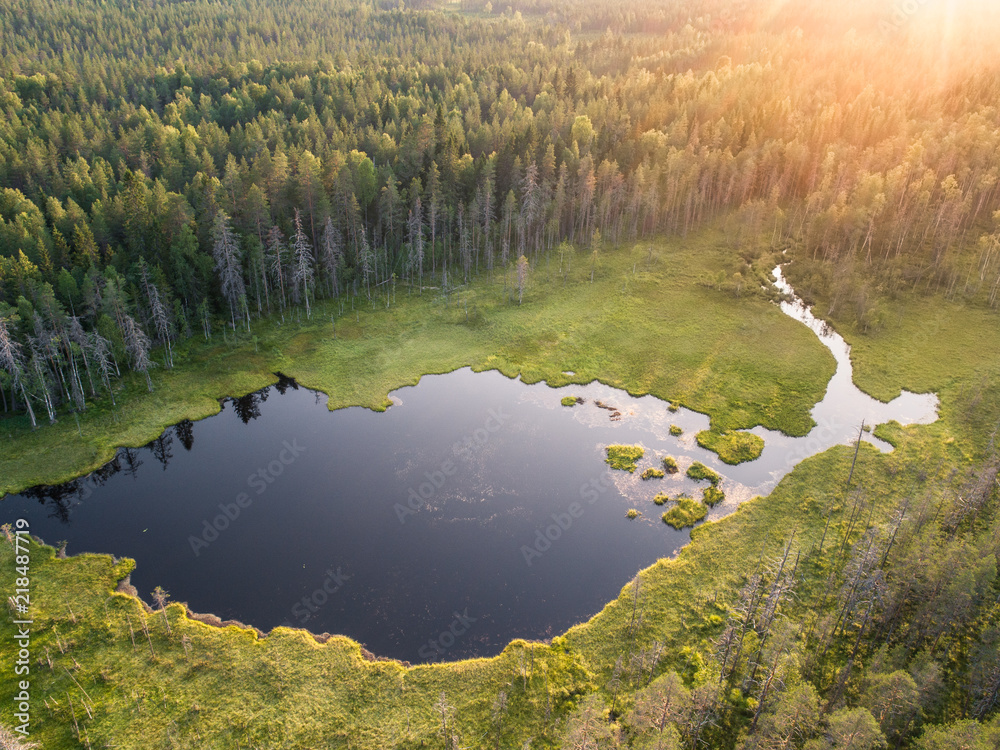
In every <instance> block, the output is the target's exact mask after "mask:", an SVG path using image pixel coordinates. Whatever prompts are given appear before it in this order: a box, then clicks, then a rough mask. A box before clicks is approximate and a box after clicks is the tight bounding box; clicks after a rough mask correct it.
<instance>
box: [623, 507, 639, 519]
mask: <svg viewBox="0 0 1000 750" xmlns="http://www.w3.org/2000/svg"><path fill="white" fill-rule="evenodd" d="M641 515H642V513H640V512H639V511H637V510H636V509H635V508H629V509H628V513H626V514H625V516H626V517H627V518H629V519H630V520H632V521H634V520H635V519H637V518H638V517H639V516H641Z"/></svg>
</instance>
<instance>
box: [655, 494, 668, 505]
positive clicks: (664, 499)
mask: <svg viewBox="0 0 1000 750" xmlns="http://www.w3.org/2000/svg"><path fill="white" fill-rule="evenodd" d="M669 499H670V496H669V495H667V494H666V493H665V492H657V493H656V497H654V498H653V502H654V503H656V504H657V505H663V504H664V503H665V502H667V500H669Z"/></svg>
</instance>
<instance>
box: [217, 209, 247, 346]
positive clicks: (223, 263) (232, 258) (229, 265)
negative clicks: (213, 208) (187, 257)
mask: <svg viewBox="0 0 1000 750" xmlns="http://www.w3.org/2000/svg"><path fill="white" fill-rule="evenodd" d="M212 241H213V246H212V254H213V255H214V257H215V271H216V273H217V274H218V275H219V284H220V285H221V287H222V296H223V297H224V298H225V299H226V301H227V302H228V303H229V312H230V315H231V318H232V323H233V330H236V311H237V310H238V309H239V310H240V315H241V316H242V314H243V310H242V309H241V308H242V307H243V305H242V304H241V302H240V300H241V299H243V298H244V297H245V296H246V284H245V283H244V282H243V255H242V253H241V252H240V246H239V242H238V241H237V239H236V235H235V234H234V233H233V230H232V227H230V225H229V217H228V216H227V215H226V212H225V211H221V210H220V211H219V212H218V213H217V214H216V215H215V223H214V224H213V226H212ZM247 327H248V328H249V320H248V321H247Z"/></svg>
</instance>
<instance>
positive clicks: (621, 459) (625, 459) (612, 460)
mask: <svg viewBox="0 0 1000 750" xmlns="http://www.w3.org/2000/svg"><path fill="white" fill-rule="evenodd" d="M645 453H646V451H645V450H644V449H643V448H642V446H641V445H609V446H608V457H607V458H606V459H604V460H605V462H606V463H607V464H608V466H610V467H611V468H612V469H618V470H619V471H627V472H629V473H630V474H631V473H632V472H634V471H635V470H636V468H638V466H637V462H638V461H639V459H641V458H642V457H643V456H644V455H645Z"/></svg>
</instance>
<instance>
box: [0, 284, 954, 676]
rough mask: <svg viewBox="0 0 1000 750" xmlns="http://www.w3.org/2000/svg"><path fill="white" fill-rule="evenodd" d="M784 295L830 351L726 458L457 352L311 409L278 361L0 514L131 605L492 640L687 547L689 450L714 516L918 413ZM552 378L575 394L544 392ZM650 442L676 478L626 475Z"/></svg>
mask: <svg viewBox="0 0 1000 750" xmlns="http://www.w3.org/2000/svg"><path fill="white" fill-rule="evenodd" d="M777 273H778V281H779V287H780V285H782V284H784V281H783V279H782V278H781V276H780V269H777ZM786 286H787V285H786ZM789 291H790V290H789ZM783 309H784V311H785V312H786V314H789V315H792V316H793V317H796V318H797V319H799V320H801V321H802V322H803V323H805V324H806V325H810V327H812V328H813V329H814V331H816V333H817V335H819V336H820V339H821V341H823V343H824V344H825V345H826V346H828V347H830V348H831V351H834V354H835V356H836V357H837V362H838V369H837V374H836V375H835V376H834V378H833V379H832V380H831V383H830V386H829V388H828V390H827V394H826V397H825V398H824V400H823V401H822V402H821V403H820V404H817V406H816V408H815V409H814V410H813V416H814V419H815V421H816V422H817V425H816V427H815V428H814V429H813V431H812V432H811V433H810V434H809V435H808V436H806V437H801V438H790V437H788V436H785V435H782V434H780V433H776V432H773V431H770V430H765V429H763V428H756V429H754V430H753V432H755V433H756V434H759V435H761V436H762V437H763V438H764V439H765V449H764V453H763V454H762V456H761V457H760V458H759V459H758V460H756V461H753V462H750V463H746V464H742V465H740V466H735V467H732V466H726V465H725V464H723V463H722V462H721V461H719V460H718V458H717V457H716V456H715V454H713V453H710V452H708V451H706V450H703V449H701V448H699V447H698V446H697V445H696V443H695V438H694V436H695V434H696V433H697V432H698V431H700V430H703V429H707V428H708V418H707V417H706V416H704V415H702V414H698V413H696V412H692V411H688V410H685V409H680V410H679V411H677V412H670V411H669V410H668V405H667V404H666V403H665V402H663V401H661V400H659V399H656V398H654V397H652V396H645V397H641V398H635V397H632V396H630V395H628V394H627V393H625V392H623V391H620V390H617V389H614V388H611V387H609V386H605V385H602V384H600V383H590V384H588V385H582V386H581V385H572V386H567V387H565V388H559V389H554V388H550V387H548V386H547V385H546V384H544V383H539V384H534V385H527V384H525V383H522V382H520V381H519V380H511V379H508V378H506V377H504V376H502V375H500V374H499V373H497V372H484V373H476V372H473V371H471V370H469V369H467V368H466V369H463V370H458V371H456V372H452V373H449V374H445V375H431V376H425V377H423V378H422V379H421V381H420V383H419V384H418V385H417V386H414V387H407V388H402V389H399V390H397V391H395V392H394V393H392V394H391V398H392V401H393V405H392V406H391V407H390V408H389V409H388V410H387V411H386V412H384V413H377V412H373V411H370V410H367V409H363V408H349V409H340V410H337V411H334V412H330V411H329V410H328V409H327V408H326V397H325V396H324V395H322V394H319V393H316V392H312V391H309V390H307V389H305V388H302V387H299V386H297V385H296V384H295V383H294V381H291V380H289V379H287V378H283V377H282V378H281V379H280V380H279V383H278V384H277V385H275V386H272V387H270V388H267V389H264V390H263V391H261V392H259V393H256V394H251V395H249V396H246V397H243V398H241V399H227V400H226V401H225V402H224V403H223V407H222V411H221V413H220V414H218V415H216V416H213V417H210V418H208V419H205V420H202V421H200V422H197V423H191V422H185V423H182V424H180V425H177V426H175V427H173V428H170V429H168V430H167V431H166V432H165V433H164V434H163V435H162V436H161V437H160V438H159V439H157V440H155V441H153V442H152V443H150V444H149V445H147V446H146V447H145V448H141V449H131V450H124V449H123V450H120V451H119V452H118V455H117V456H116V458H115V460H114V461H113V462H111V463H110V464H108V465H107V466H105V467H104V468H102V469H101V470H99V471H97V472H95V473H94V474H91V475H89V476H88V477H84V478H81V479H79V480H77V481H75V482H70V483H68V484H66V485H61V486H58V487H41V488H34V489H32V490H29V491H27V492H24V493H22V494H20V495H13V496H8V497H7V498H5V499H4V500H3V502H2V503H0V522H6V521H11V520H13V519H16V518H27V519H28V520H29V521H30V524H31V529H32V532H33V533H34V534H36V535H38V536H40V537H42V538H43V539H45V540H46V542H48V543H50V544H55V543H57V542H60V541H62V540H65V541H67V542H68V552H69V554H76V553H79V552H85V551H87V552H103V553H111V554H114V555H117V556H119V557H132V558H135V559H136V561H137V567H136V570H135V571H134V572H133V574H132V579H131V580H132V583H133V584H134V585H135V586H136V587H137V588H138V590H139V592H140V594H141V595H142V596H143V597H144V598H146V599H147V601H148V600H149V599H150V592H151V591H152V590H153V588H154V587H156V586H162V587H163V588H164V589H166V590H167V591H168V592H169V593H170V595H171V597H172V599H174V600H178V601H184V602H187V603H188V605H189V606H190V608H191V609H192V610H194V611H196V612H211V613H214V614H217V615H219V616H220V617H222V618H223V619H228V618H233V619H237V620H240V621H242V622H245V623H247V624H250V625H254V626H256V627H258V628H260V629H262V630H264V631H267V630H269V629H271V628H272V627H275V626H277V625H289V626H293V627H304V628H308V629H309V630H311V631H313V632H316V633H321V632H330V633H337V634H343V635H347V636H350V637H352V638H354V639H355V640H357V641H359V642H361V643H362V644H364V645H365V646H366V647H367V648H368V649H369V650H371V651H372V652H374V653H375V654H377V655H379V656H387V657H392V658H398V659H403V660H407V661H411V662H428V661H438V660H453V659H459V658H465V657H471V656H489V655H493V654H496V653H498V652H499V651H500V650H502V649H503V647H504V646H505V645H506V644H507V643H508V642H509V641H510V640H511V639H513V638H528V639H544V638H549V637H552V636H554V635H558V634H560V633H562V632H564V631H565V630H566V629H567V628H568V627H570V626H571V625H573V624H575V623H578V622H581V621H584V620H586V619H588V618H589V617H590V616H592V615H593V614H595V613H596V612H598V611H599V610H600V609H601V608H602V607H603V606H604V604H605V603H607V602H608V601H610V600H612V599H613V598H615V597H616V596H617V595H618V593H619V592H620V590H621V588H622V587H623V586H624V585H626V584H627V583H628V582H629V580H631V578H632V577H633V576H634V575H635V574H636V572H637V571H639V570H641V569H642V568H645V567H647V566H649V565H651V564H653V563H654V562H655V561H656V560H657V559H659V558H661V557H668V556H671V555H673V554H674V553H675V552H676V551H677V550H678V549H680V547H682V546H683V545H684V544H685V543H687V541H688V540H689V538H690V537H689V530H684V531H676V530H674V529H673V528H671V527H669V526H667V525H666V524H664V523H663V522H662V521H661V520H660V515H661V512H662V510H663V508H659V507H657V506H656V505H654V504H653V503H652V498H653V496H654V495H655V494H656V493H657V492H661V491H662V492H666V493H668V494H669V495H671V496H676V495H677V494H678V493H680V492H687V493H689V494H690V495H691V496H693V497H700V489H701V487H703V486H705V483H704V482H702V483H697V482H694V481H693V480H691V479H689V478H687V477H685V476H684V471H685V470H686V468H687V467H688V466H689V465H690V464H691V463H692V462H693V461H701V462H702V463H704V464H706V465H707V466H709V467H711V468H713V469H715V470H716V471H717V472H719V473H720V474H722V475H723V480H722V483H721V485H720V486H721V487H722V489H723V490H724V491H725V492H726V496H727V498H726V500H725V502H723V503H722V504H720V505H718V506H716V507H715V508H713V509H712V510H711V511H710V513H709V520H712V519H717V518H720V517H722V516H724V515H726V514H728V513H731V512H732V511H733V509H734V508H735V507H736V506H737V505H738V504H739V503H740V502H743V501H745V500H747V499H750V498H751V497H753V496H755V495H758V494H766V493H767V492H769V491H770V490H771V489H772V488H773V487H774V485H775V484H776V483H777V482H778V481H780V479H781V477H783V476H784V475H785V474H786V473H788V471H790V470H791V469H792V468H793V467H794V465H795V464H796V463H798V462H799V461H800V460H802V459H803V458H806V457H807V456H809V455H813V454H815V453H817V452H820V451H822V450H826V448H828V447H830V446H831V445H834V444H837V443H847V442H850V441H851V440H854V439H855V438H856V437H857V434H858V428H859V426H860V422H861V420H862V419H865V420H866V423H867V424H878V423H880V422H885V421H888V420H889V419H896V420H898V421H900V422H901V423H904V424H906V423H911V422H929V421H933V420H934V419H936V407H937V399H936V397H934V396H933V395H915V394H907V393H904V394H903V395H902V396H900V397H899V398H898V399H896V400H895V401H893V402H892V403H890V404H881V403H880V402H877V401H875V400H874V399H871V398H870V397H868V396H867V395H865V394H863V393H861V392H860V391H858V390H857V389H856V388H855V387H854V386H853V383H852V382H851V373H850V358H849V349H848V348H847V345H846V344H845V343H843V339H841V338H840V337H839V336H838V335H837V334H836V333H835V332H832V331H830V330H829V329H826V328H824V327H823V326H822V323H821V322H818V321H816V319H815V318H812V315H811V313H810V312H809V311H808V310H806V309H805V307H804V306H803V305H801V304H800V303H797V302H796V301H795V300H793V301H791V302H787V303H783ZM567 395H573V396H579V397H581V398H582V399H584V403H582V404H578V405H576V406H574V407H565V406H562V405H561V403H560V400H561V399H562V398H563V397H564V396H567ZM671 425H677V426H680V427H681V428H682V429H683V434H682V435H680V436H672V435H671V434H670V426H671ZM863 437H864V439H866V440H869V441H871V442H874V443H875V444H876V445H877V446H878V447H879V448H880V449H882V450H889V449H890V446H888V445H887V444H884V443H882V442H881V441H878V440H877V439H875V438H872V437H871V436H870V435H868V434H867V433H865V434H864V435H863ZM613 443H639V444H642V445H643V446H644V447H645V448H646V455H645V457H644V458H643V459H642V460H641V461H640V463H639V470H638V471H636V473H635V474H628V473H627V472H621V471H610V470H609V469H608V467H607V466H606V464H605V463H604V458H605V455H606V453H605V450H606V447H607V446H608V445H609V444H613ZM666 455H672V456H674V457H675V458H676V459H677V461H678V464H679V466H680V472H679V473H678V474H676V475H673V476H670V475H668V476H667V477H666V478H664V479H653V480H649V481H643V480H642V479H640V478H639V474H640V472H641V471H642V469H644V468H646V467H648V466H654V465H659V463H660V460H661V459H662V457H664V456H666ZM629 508H635V509H637V510H639V511H641V512H642V514H643V515H642V516H641V517H640V518H638V519H635V520H629V519H628V518H627V517H626V512H627V510H628V509H629Z"/></svg>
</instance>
